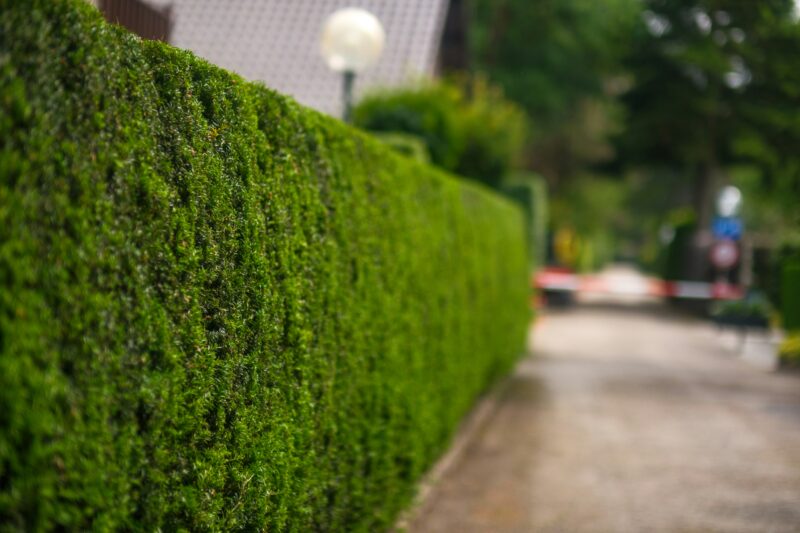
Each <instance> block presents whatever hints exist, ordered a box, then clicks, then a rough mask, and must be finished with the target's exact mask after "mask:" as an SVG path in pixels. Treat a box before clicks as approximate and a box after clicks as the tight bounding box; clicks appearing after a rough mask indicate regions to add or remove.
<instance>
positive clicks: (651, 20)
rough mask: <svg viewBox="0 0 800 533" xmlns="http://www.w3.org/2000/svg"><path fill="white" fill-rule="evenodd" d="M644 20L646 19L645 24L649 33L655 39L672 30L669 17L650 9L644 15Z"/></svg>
mask: <svg viewBox="0 0 800 533" xmlns="http://www.w3.org/2000/svg"><path fill="white" fill-rule="evenodd" d="M642 19H644V24H645V26H647V31H649V32H650V35H652V36H653V37H661V36H662V35H664V34H665V33H667V32H668V31H669V30H670V29H671V28H672V25H671V24H670V23H669V20H667V17H662V16H661V15H659V14H657V13H654V12H652V11H650V10H649V9H648V10H646V11H645V12H644V13H642Z"/></svg>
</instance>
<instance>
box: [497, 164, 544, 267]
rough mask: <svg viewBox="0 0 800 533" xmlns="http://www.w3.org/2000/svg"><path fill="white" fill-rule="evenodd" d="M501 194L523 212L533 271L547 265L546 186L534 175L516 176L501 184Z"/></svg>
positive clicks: (542, 180) (541, 179) (540, 178)
mask: <svg viewBox="0 0 800 533" xmlns="http://www.w3.org/2000/svg"><path fill="white" fill-rule="evenodd" d="M501 190H502V192H503V194H505V195H506V196H508V197H509V198H510V199H512V200H514V201H515V202H517V203H518V204H520V206H522V208H523V209H524V211H525V220H526V228H527V233H526V234H527V236H528V256H529V258H530V263H531V266H532V267H533V268H534V269H535V268H537V267H543V266H545V265H546V264H547V218H548V216H547V184H546V183H545V181H544V179H543V178H542V177H540V176H537V175H535V174H517V175H514V176H512V177H511V178H509V179H507V180H506V181H505V182H504V183H503V187H502V189H501Z"/></svg>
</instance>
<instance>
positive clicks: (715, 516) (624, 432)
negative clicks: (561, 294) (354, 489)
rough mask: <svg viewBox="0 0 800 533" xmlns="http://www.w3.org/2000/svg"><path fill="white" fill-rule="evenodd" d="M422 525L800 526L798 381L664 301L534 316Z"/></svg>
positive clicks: (445, 528)
mask: <svg viewBox="0 0 800 533" xmlns="http://www.w3.org/2000/svg"><path fill="white" fill-rule="evenodd" d="M531 351H532V353H533V355H532V356H530V357H528V358H526V359H525V360H523V361H522V362H521V364H520V365H519V367H518V369H517V371H516V373H515V374H514V375H513V376H512V378H511V380H510V382H509V383H508V384H507V386H506V387H505V388H504V389H503V391H502V392H501V396H500V400H499V402H498V405H497V408H496V410H495V411H494V412H493V413H492V415H491V416H490V417H488V420H487V422H486V423H484V424H483V425H482V427H481V428H480V429H479V430H478V431H477V432H476V433H475V434H474V435H473V436H472V437H471V439H470V440H469V441H468V443H467V445H466V447H465V452H464V453H463V454H461V456H460V457H459V458H458V459H457V460H456V461H455V462H454V464H453V465H452V466H451V467H450V468H449V469H448V470H447V471H446V472H445V474H444V475H443V477H442V478H441V479H440V480H439V481H438V482H437V483H436V484H435V485H434V486H433V488H432V489H431V491H430V493H429V494H428V496H427V497H426V499H425V501H424V503H423V504H422V505H421V507H420V508H419V509H418V510H417V513H416V515H415V518H414V519H413V520H412V521H411V524H410V526H409V528H408V530H409V531H410V532H412V533H414V532H448V533H449V532H516V531H524V532H528V531H545V532H547V531H564V532H587V531H588V532H659V531H664V532H706V531H726V532H727V531H731V532H740V531H741V532H748V533H749V532H761V531H764V532H784V531H786V532H790V531H791V532H800V378H799V377H798V376H796V375H795V376H789V375H783V374H776V373H769V372H766V371H764V370H761V369H758V368H755V367H753V366H750V365H748V364H747V363H744V362H742V361H741V360H739V359H737V358H736V357H735V356H734V355H732V354H731V353H730V352H729V351H727V349H725V348H724V347H723V346H722V345H721V343H720V342H719V338H718V334H717V332H716V331H714V329H713V328H710V327H709V326H707V325H705V324H703V323H699V322H695V321H692V320H689V319H685V318H681V317H678V316H675V315H672V314H670V313H669V312H668V311H667V310H665V309H664V308H663V307H660V306H658V305H657V304H655V303H649V304H648V303H638V304H630V303H629V304H624V303H614V304H609V303H602V302H594V303H587V304H584V305H581V306H579V307H578V308H577V309H574V310H569V311H562V312H558V313H551V314H549V315H546V316H544V317H543V319H542V320H541V321H540V323H539V324H538V325H537V327H536V329H535V331H534V335H533V343H532V346H531Z"/></svg>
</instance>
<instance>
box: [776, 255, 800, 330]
mask: <svg viewBox="0 0 800 533" xmlns="http://www.w3.org/2000/svg"><path fill="white" fill-rule="evenodd" d="M780 290H781V297H780V300H781V316H782V318H783V327H784V328H785V329H786V330H800V256H797V255H794V256H789V257H787V258H786V259H784V260H783V262H782V264H781V283H780Z"/></svg>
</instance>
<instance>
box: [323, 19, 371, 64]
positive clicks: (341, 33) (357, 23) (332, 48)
mask: <svg viewBox="0 0 800 533" xmlns="http://www.w3.org/2000/svg"><path fill="white" fill-rule="evenodd" d="M385 40H386V34H385V33H384V31H383V26H381V23H380V21H379V20H378V19H377V18H375V15H373V14H372V13H370V12H369V11H365V10H363V9H359V8H356V7H347V8H344V9H340V10H338V11H336V12H334V13H333V14H332V15H330V16H329V17H328V19H327V20H326V21H325V25H324V26H323V28H322V40H321V43H320V44H321V50H322V56H323V57H324V58H325V61H326V62H327V63H328V67H330V68H331V69H332V70H335V71H337V72H361V71H363V70H364V69H366V68H367V67H369V66H371V65H372V64H374V63H375V62H376V61H377V60H378V58H379V57H380V55H381V52H382V51H383V43H384V41H385Z"/></svg>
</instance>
